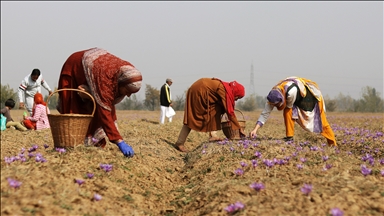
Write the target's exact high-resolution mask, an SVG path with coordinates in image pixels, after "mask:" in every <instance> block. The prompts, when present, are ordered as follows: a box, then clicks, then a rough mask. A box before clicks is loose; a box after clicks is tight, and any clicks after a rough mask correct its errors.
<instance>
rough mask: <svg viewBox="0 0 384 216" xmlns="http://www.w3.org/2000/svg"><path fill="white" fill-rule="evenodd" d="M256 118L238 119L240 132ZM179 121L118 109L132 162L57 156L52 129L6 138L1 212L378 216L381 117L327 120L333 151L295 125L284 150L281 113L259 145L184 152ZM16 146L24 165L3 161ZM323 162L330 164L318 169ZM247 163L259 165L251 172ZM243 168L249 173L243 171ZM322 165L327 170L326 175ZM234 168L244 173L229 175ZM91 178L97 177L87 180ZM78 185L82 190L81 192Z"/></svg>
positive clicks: (383, 152)
mask: <svg viewBox="0 0 384 216" xmlns="http://www.w3.org/2000/svg"><path fill="white" fill-rule="evenodd" d="M259 114H260V111H257V112H252V113H251V112H244V116H245V119H246V121H247V122H246V132H249V131H250V130H251V128H253V126H254V123H255V121H256V120H257V118H258V115H259ZM182 115H183V113H182V112H177V115H176V117H175V118H174V121H173V122H172V123H168V124H165V125H159V124H158V118H159V112H157V111H156V112H148V111H119V112H118V120H119V127H120V130H121V133H122V135H123V137H124V138H125V140H126V141H127V142H128V143H129V144H131V145H132V146H133V148H134V150H135V153H136V154H135V157H133V158H130V159H129V158H124V157H123V155H122V154H121V153H120V151H119V150H118V148H117V147H116V146H115V145H113V144H108V145H107V147H106V148H105V149H100V148H94V147H83V146H79V147H76V148H75V149H68V150H67V152H66V153H64V154H60V153H59V152H57V151H55V149H54V146H53V140H52V135H51V133H50V130H42V131H29V132H20V131H16V130H12V129H7V130H6V131H3V132H2V133H1V159H2V161H1V214H2V215H227V214H228V213H227V212H226V211H225V210H224V208H226V207H227V206H228V205H230V204H232V203H235V202H237V201H239V202H242V203H243V204H244V205H245V207H244V208H243V209H242V210H241V211H239V212H237V213H236V215H329V214H330V210H331V209H332V208H335V207H337V208H339V209H341V210H342V211H344V213H345V215H383V214H384V177H383V176H382V174H381V173H380V172H381V171H382V170H384V165H383V164H380V160H383V163H384V149H383V144H384V137H383V136H381V135H382V133H383V120H384V116H383V114H360V113H328V121H329V122H330V123H331V125H332V127H333V128H334V131H335V134H336V137H337V141H338V143H339V147H338V148H337V149H335V148H330V147H327V146H323V144H325V142H326V141H325V138H323V137H322V136H319V135H317V134H311V133H308V132H305V131H303V130H302V129H301V128H299V127H298V126H297V127H296V135H295V141H294V142H293V143H284V142H283V141H281V140H280V138H282V137H283V136H284V135H285V130H284V126H283V119H282V114H281V112H273V113H272V115H271V117H270V119H269V120H268V122H267V124H266V125H265V126H264V127H263V128H262V129H261V130H260V134H259V137H258V139H257V140H245V141H228V142H222V143H208V134H207V133H199V132H195V131H192V132H191V133H190V135H189V137H188V140H187V143H186V146H187V147H188V148H189V149H190V150H191V152H190V153H188V154H184V153H180V152H178V151H177V150H175V149H174V148H173V147H172V146H171V145H172V144H173V143H174V142H175V141H176V139H177V136H178V133H179V131H180V129H181V126H182V121H181V119H182ZM12 116H13V117H14V119H18V118H20V119H21V117H22V112H21V111H19V110H13V111H12ZM380 133H381V135H380ZM219 134H220V135H221V136H223V137H224V135H223V133H222V132H220V133H219ZM44 144H47V145H49V147H48V148H47V149H45V148H44V147H43V146H44ZM33 145H37V146H38V149H37V150H36V151H35V152H33V153H36V152H39V153H41V154H42V156H43V157H44V158H45V159H46V160H47V161H46V162H44V163H41V162H36V161H35V157H31V158H29V157H28V156H27V155H28V152H27V150H28V149H29V148H31V147H32V146H33ZM231 147H232V148H231ZM314 147H318V148H319V149H321V150H315V149H314ZM22 148H25V149H26V153H24V154H25V155H26V158H27V160H26V161H25V162H21V161H15V162H12V163H10V164H7V163H6V162H5V160H4V159H5V157H11V156H17V155H18V154H19V153H20V151H21V149H22ZM255 152H260V153H261V154H262V158H257V157H256V156H255ZM367 153H368V154H369V155H371V156H372V158H374V165H373V166H372V165H370V164H369V162H368V161H363V160H362V157H364V156H366V154H367ZM295 154H296V155H297V156H293V155H295ZM325 155H326V156H328V157H329V159H328V160H327V161H325V162H324V161H323V159H322V156H325ZM286 157H290V158H289V160H287V164H284V165H274V166H273V167H270V168H268V167H266V166H265V165H264V163H263V160H264V159H269V160H273V159H274V158H275V159H284V158H286ZM301 158H305V159H306V160H307V161H306V162H302V161H301V160H300V159H301ZM252 160H257V162H258V166H257V167H256V168H253V167H252V165H251V161H252ZM241 162H245V163H246V164H247V165H248V166H245V167H242V166H241V165H240V163H241ZM100 164H112V165H113V169H112V171H111V172H105V171H104V170H103V169H101V168H100ZM298 164H303V165H304V167H303V169H301V170H299V169H298V168H297V165H298ZM326 164H331V165H332V168H330V169H328V170H326V171H325V170H323V168H324V167H325V165H326ZM362 164H366V165H367V167H368V168H370V169H372V173H371V174H370V175H367V176H364V175H363V174H362V173H361V167H360V166H361V165H362ZM237 168H242V169H243V170H244V174H243V175H235V174H234V171H235V170H236V169H237ZM87 173H93V174H94V177H93V178H92V179H89V178H87V176H86V175H87ZM8 177H10V178H12V179H16V180H17V181H20V182H21V183H22V185H21V186H20V188H18V189H14V188H12V187H11V186H10V185H9V184H8V181H7V178H8ZM75 179H81V180H84V181H85V183H84V184H82V185H81V186H80V185H78V184H76V183H75ZM253 182H260V183H263V184H264V185H265V189H263V190H261V191H259V192H257V191H255V190H253V189H252V188H250V187H249V185H250V184H252V183H253ZM304 184H311V185H312V186H313V190H312V192H311V193H310V194H309V195H304V194H303V193H302V192H301V190H300V189H301V187H302V186H303V185H304ZM95 193H97V194H100V195H101V196H102V199H101V200H100V201H95V200H94V199H93V196H94V194H95Z"/></svg>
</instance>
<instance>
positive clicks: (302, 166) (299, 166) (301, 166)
mask: <svg viewBox="0 0 384 216" xmlns="http://www.w3.org/2000/svg"><path fill="white" fill-rule="evenodd" d="M296 167H297V169H299V170H301V169H303V168H304V165H303V164H297V165H296Z"/></svg>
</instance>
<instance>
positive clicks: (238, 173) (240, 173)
mask: <svg viewBox="0 0 384 216" xmlns="http://www.w3.org/2000/svg"><path fill="white" fill-rule="evenodd" d="M234 173H235V175H238V176H241V175H243V174H244V171H243V170H242V169H240V168H237V169H236V170H235V171H234Z"/></svg>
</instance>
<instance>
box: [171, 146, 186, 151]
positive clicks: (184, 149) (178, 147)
mask: <svg viewBox="0 0 384 216" xmlns="http://www.w3.org/2000/svg"><path fill="white" fill-rule="evenodd" d="M174 146H175V148H176V149H177V150H179V151H181V152H188V150H187V149H186V148H185V146H184V145H174Z"/></svg>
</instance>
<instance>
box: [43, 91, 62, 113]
mask: <svg viewBox="0 0 384 216" xmlns="http://www.w3.org/2000/svg"><path fill="white" fill-rule="evenodd" d="M55 91H57V87H55V90H53V92H55ZM48 96H49V95H45V97H44V101H47V100H48ZM58 102H59V93H54V94H52V96H51V97H50V98H49V101H48V104H47V105H48V108H49V109H56V106H57V103H58Z"/></svg>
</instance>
